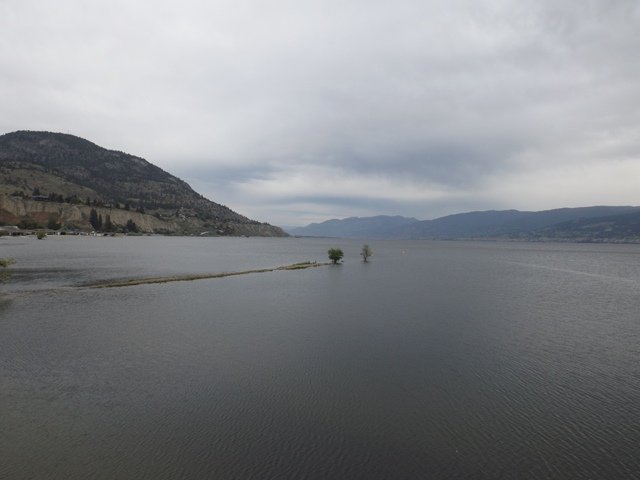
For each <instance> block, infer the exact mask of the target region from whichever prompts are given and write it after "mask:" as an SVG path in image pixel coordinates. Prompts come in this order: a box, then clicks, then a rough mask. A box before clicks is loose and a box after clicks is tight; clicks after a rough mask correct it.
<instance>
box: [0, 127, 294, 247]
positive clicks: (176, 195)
mask: <svg viewBox="0 0 640 480" xmlns="http://www.w3.org/2000/svg"><path fill="white" fill-rule="evenodd" d="M0 194H3V195H4V196H5V197H6V196H11V198H12V201H9V200H8V199H7V198H5V199H4V201H3V212H2V211H0V220H2V221H5V222H6V220H8V219H10V218H11V219H13V218H15V217H16V216H18V215H17V214H19V213H23V214H29V213H30V212H32V211H34V209H35V212H32V213H37V211H38V208H44V207H37V208H36V207H34V206H33V205H32V203H33V202H34V200H39V202H38V203H39V204H44V203H47V201H49V203H51V202H53V203H64V204H65V205H64V208H63V210H69V208H67V206H69V205H72V206H75V208H76V209H78V211H77V212H76V211H73V212H70V213H69V215H72V216H74V215H75V217H77V216H78V215H79V216H80V217H81V221H76V220H77V219H76V220H74V222H75V224H74V225H70V226H72V227H75V228H82V227H87V225H88V224H87V219H85V218H84V216H85V213H86V212H85V210H86V208H83V204H84V205H85V206H86V207H95V208H98V209H101V211H100V212H99V213H101V214H103V213H104V214H105V215H106V214H107V213H106V212H107V211H109V212H111V213H112V214H115V216H116V217H118V218H121V217H122V216H123V215H124V216H126V215H127V214H126V213H125V214H123V213H122V212H126V211H129V212H131V214H133V213H137V214H140V215H144V216H145V217H148V216H153V217H155V219H156V220H158V221H159V222H162V223H158V222H157V221H156V222H154V221H151V220H150V219H148V220H149V221H148V222H145V221H144V220H145V219H144V218H143V217H140V216H139V215H136V217H138V218H139V220H140V221H141V222H142V223H145V224H148V225H149V226H150V228H151V230H153V231H158V230H161V231H166V232H175V233H202V232H209V233H213V234H221V235H263V236H286V233H284V231H283V230H281V229H280V228H279V227H274V226H271V225H269V224H266V223H260V222H257V221H254V220H250V219H248V218H247V217H245V216H243V215H240V214H239V213H236V212H234V211H233V210H231V209H230V208H228V207H226V206H224V205H220V204H218V203H215V202H212V201H210V200H208V199H206V198H205V197H203V196H202V195H200V194H198V193H196V192H195V191H194V190H193V189H192V188H191V187H190V186H189V185H188V184H187V183H186V182H184V181H182V180H180V179H179V178H176V177H174V176H173V175H171V174H169V173H167V172H165V171H164V170H162V169H160V168H158V167H157V166H155V165H153V164H151V163H149V162H147V161H146V160H144V159H143V158H140V157H136V156H134V155H129V154H127V153H124V152H119V151H114V150H107V149H105V148H102V147H99V146H98V145H96V144H94V143H91V142H90V141H88V140H85V139H82V138H79V137H75V136H73V135H67V134H62V133H51V132H32V131H19V132H13V133H8V134H5V135H2V136H0ZM16 202H17V203H20V202H22V204H21V205H17V203H16ZM12 206H13V207H15V208H17V210H16V211H15V212H10V211H6V208H9V207H12ZM89 210H90V209H89ZM49 213H51V212H49ZM23 216H24V215H23ZM3 217H4V218H3ZM75 217H74V218H75ZM62 220H64V219H62ZM151 225H155V228H153V227H152V226H151Z"/></svg>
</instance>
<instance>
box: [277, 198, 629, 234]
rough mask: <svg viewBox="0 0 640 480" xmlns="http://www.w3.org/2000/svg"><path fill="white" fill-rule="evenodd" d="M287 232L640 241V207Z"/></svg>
mask: <svg viewBox="0 0 640 480" xmlns="http://www.w3.org/2000/svg"><path fill="white" fill-rule="evenodd" d="M289 233H290V234H291V235H297V236H326V237H343V238H390V239H393V238H395V239H433V240H454V239H504V240H557V241H582V242H604V241H613V242H640V207H630V206H621V207H615V206H614V207H608V206H595V207H582V208H559V209H555V210H544V211H540V212H522V211H518V210H501V211H496V210H490V211H482V212H468V213H459V214H455V215H448V216H445V217H441V218H436V219H434V220H422V221H419V220H416V219H415V218H406V217H398V216H395V217H391V216H376V217H352V218H345V219H343V220H336V219H333V220H327V221H326V222H322V223H312V224H310V225H308V226H306V227H299V228H294V229H290V230H289Z"/></svg>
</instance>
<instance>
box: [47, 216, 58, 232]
mask: <svg viewBox="0 0 640 480" xmlns="http://www.w3.org/2000/svg"><path fill="white" fill-rule="evenodd" d="M60 227H61V225H60V223H59V222H58V217H57V216H56V215H53V214H52V215H49V221H48V222H47V228H48V229H49V230H60Z"/></svg>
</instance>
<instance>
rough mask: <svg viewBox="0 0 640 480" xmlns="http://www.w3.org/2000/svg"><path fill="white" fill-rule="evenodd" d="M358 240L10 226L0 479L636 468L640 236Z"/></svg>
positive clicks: (0, 331)
mask: <svg viewBox="0 0 640 480" xmlns="http://www.w3.org/2000/svg"><path fill="white" fill-rule="evenodd" d="M330 246H340V247H342V248H343V249H344V250H345V253H346V263H345V264H344V265H342V266H338V267H322V268H316V269H310V270H303V271H286V272H285V271H280V272H273V273H262V274H254V275H248V276H240V277H229V278H223V279H212V280H201V281H197V282H187V283H172V284H162V285H146V286H138V287H128V288H117V289H105V290H87V289H72V288H59V287H65V286H69V285H73V284H78V283H82V282H86V281H89V280H96V279H104V278H123V277H127V276H143V275H163V274H168V273H191V272H212V271H225V270H227V271H228V270H243V269H247V268H258V267H267V266H277V265H282V264H287V263H292V262H297V261H303V260H324V258H325V255H326V253H325V252H326V250H327V248H329V247H330ZM360 246H361V242H351V241H342V240H339V241H336V240H326V239H314V240H312V239H306V240H305V239H262V240H261V239H190V238H122V239H118V238H112V239H100V238H95V239H92V238H50V239H47V240H46V241H42V242H38V241H36V240H28V239H8V240H2V241H0V257H6V256H11V257H14V258H16V259H17V260H18V264H17V265H16V266H17V267H19V269H18V271H17V272H16V274H15V275H14V277H13V280H12V283H11V284H8V285H6V286H4V287H3V288H4V291H5V292H9V293H11V295H9V296H7V297H5V299H4V300H0V478H2V479H29V478H33V479H41V478H46V479H93V478H95V479H115V478H123V479H129V478H136V479H176V478H193V479H204V478H215V479H227V478H240V479H245V478H246V479H275V478H278V479H280V478H292V479H303V478H310V479H315V478H318V479H325V478H326V479H341V478H354V479H377V478H389V479H415V478H435V479H439V478H464V479H500V478H504V479H529V478H531V479H539V478H551V479H600V478H603V479H604V478H607V479H612V478H615V479H628V478H640V246H614V245H597V246H594V245H554V244H498V243H454V242H450V243H447V242H442V243H435V242H372V243H371V246H372V248H373V250H374V254H375V256H374V257H373V258H372V261H371V263H369V264H363V263H361V262H359V261H358V258H357V255H358V252H359V248H360Z"/></svg>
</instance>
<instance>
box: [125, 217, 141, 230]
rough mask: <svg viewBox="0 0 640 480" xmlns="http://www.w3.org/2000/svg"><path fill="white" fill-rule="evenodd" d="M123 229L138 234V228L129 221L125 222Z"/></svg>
mask: <svg viewBox="0 0 640 480" xmlns="http://www.w3.org/2000/svg"><path fill="white" fill-rule="evenodd" d="M125 229H126V230H127V232H133V233H137V232H138V226H137V225H136V222H134V221H133V220H131V219H129V220H127V225H126V227H125Z"/></svg>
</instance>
